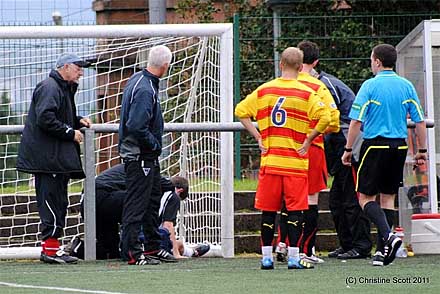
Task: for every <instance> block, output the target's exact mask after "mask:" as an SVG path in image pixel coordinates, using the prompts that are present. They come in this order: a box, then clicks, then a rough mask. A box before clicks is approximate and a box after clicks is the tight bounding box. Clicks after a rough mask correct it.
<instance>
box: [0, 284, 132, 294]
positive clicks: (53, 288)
mask: <svg viewBox="0 0 440 294" xmlns="http://www.w3.org/2000/svg"><path fill="white" fill-rule="evenodd" d="M0 286H7V287H14V288H28V289H45V290H57V291H65V292H79V293H95V294H127V293H122V292H108V291H99V290H84V289H75V288H63V287H50V286H33V285H23V284H15V283H6V282H0Z"/></svg>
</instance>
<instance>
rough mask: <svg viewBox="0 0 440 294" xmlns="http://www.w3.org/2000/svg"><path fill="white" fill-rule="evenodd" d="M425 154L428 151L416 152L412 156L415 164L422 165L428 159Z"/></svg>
mask: <svg viewBox="0 0 440 294" xmlns="http://www.w3.org/2000/svg"><path fill="white" fill-rule="evenodd" d="M427 154H428V153H426V152H424V153H420V152H417V153H416V155H415V156H414V161H415V164H416V165H417V166H421V165H424V164H425V163H426V160H427V159H428V156H427Z"/></svg>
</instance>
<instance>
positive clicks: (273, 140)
mask: <svg viewBox="0 0 440 294" xmlns="http://www.w3.org/2000/svg"><path fill="white" fill-rule="evenodd" d="M302 56H303V54H302V52H301V51H300V50H299V49H297V48H293V47H290V48H287V49H286V50H284V51H283V53H282V55H281V61H280V68H281V72H282V76H281V78H277V79H275V80H272V81H270V82H267V83H265V84H263V85H261V86H260V87H258V88H257V89H256V90H255V91H254V92H252V93H251V94H249V95H248V96H247V97H246V99H244V100H243V101H241V102H240V103H239V104H238V105H237V107H236V109H235V115H236V116H237V117H239V118H240V121H241V123H242V124H243V125H244V126H245V128H246V129H247V130H248V131H249V132H250V133H251V134H252V135H253V136H254V138H255V139H256V140H257V141H258V145H259V147H260V150H261V163H260V174H259V182H258V188H257V194H256V198H255V208H257V209H260V210H262V225H261V240H262V252H263V260H262V265H261V267H262V269H269V268H273V258H272V240H273V235H274V226H275V217H276V213H277V211H278V210H280V209H281V204H282V201H283V198H284V201H285V204H286V208H287V210H288V224H289V225H288V237H289V241H290V244H296V243H297V241H298V239H299V235H300V232H301V223H302V210H304V209H307V208H308V200H307V195H308V176H307V174H308V155H307V151H308V149H309V147H310V145H311V143H312V141H313V139H315V138H316V137H317V136H318V135H319V134H321V133H323V132H324V131H325V130H326V128H327V126H328V124H329V122H330V111H329V109H328V108H327V107H326V106H325V104H324V103H323V102H322V101H321V99H320V98H319V96H318V95H317V94H316V93H315V92H314V91H313V90H311V89H310V88H309V87H307V86H305V85H304V84H302V83H300V82H299V81H298V80H297V77H298V72H299V70H300V68H301V65H302ZM251 119H256V120H257V123H258V128H259V131H258V130H257V129H256V128H255V127H254V125H253V124H252V121H251ZM312 121H316V124H315V127H314V129H313V130H312V131H310V130H309V126H310V124H311V122H312ZM288 255H289V262H288V268H310V267H311V265H310V264H308V263H304V262H303V261H302V260H300V259H299V248H298V247H289V253H288Z"/></svg>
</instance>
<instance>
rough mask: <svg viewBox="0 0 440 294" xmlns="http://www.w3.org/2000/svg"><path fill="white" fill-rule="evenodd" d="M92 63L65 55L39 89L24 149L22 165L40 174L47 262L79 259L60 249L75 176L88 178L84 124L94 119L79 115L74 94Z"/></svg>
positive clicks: (39, 195)
mask: <svg viewBox="0 0 440 294" xmlns="http://www.w3.org/2000/svg"><path fill="white" fill-rule="evenodd" d="M88 65H89V64H88V63H87V62H85V61H83V60H82V59H80V58H79V57H78V56H77V55H75V54H69V53H65V54H62V55H61V56H60V57H59V58H58V60H57V62H56V69H54V70H52V71H51V72H50V74H49V77H48V78H47V79H45V80H44V81H42V82H40V83H39V84H38V85H37V86H36V87H35V90H34V93H33V96H32V102H31V105H30V108H29V113H28V117H27V119H26V123H25V126H24V130H23V135H22V137H21V143H20V146H19V150H18V159H17V169H18V170H19V171H22V172H26V173H31V174H34V175H35V190H36V196H37V206H38V212H39V215H40V219H41V228H42V232H41V238H42V242H41V245H42V248H43V250H42V252H41V256H40V260H41V261H43V262H46V263H61V264H64V263H75V262H76V261H77V259H76V258H73V257H71V256H68V255H67V254H65V253H64V251H62V250H60V248H59V247H60V244H59V241H58V238H59V237H60V236H61V234H62V231H63V229H64V226H65V217H66V214H67V204H68V200H67V184H68V182H69V179H72V178H73V179H81V178H84V177H85V175H84V172H83V169H82V166H81V159H80V146H79V144H80V143H81V142H82V140H83V135H82V134H81V132H80V131H79V129H80V128H81V127H90V125H91V121H90V119H88V118H83V117H80V116H77V115H76V106H75V101H74V96H75V93H76V91H77V88H78V81H79V79H80V77H81V76H82V75H83V69H82V68H83V67H86V66H88Z"/></svg>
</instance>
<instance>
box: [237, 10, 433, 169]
mask: <svg viewBox="0 0 440 294" xmlns="http://www.w3.org/2000/svg"><path fill="white" fill-rule="evenodd" d="M439 17H440V14H439V13H431V14H430V13H424V14H405V15H350V16H322V15H320V16H280V17H279V20H278V28H279V30H277V29H275V31H276V32H277V31H278V34H279V37H278V38H277V39H275V40H274V23H275V24H277V21H275V22H274V18H273V17H261V16H260V17H249V16H246V17H243V16H240V15H235V17H234V30H235V40H234V42H235V43H234V45H235V46H234V60H235V64H234V67H235V68H234V71H235V74H234V76H235V80H234V83H235V85H234V87H235V91H234V96H235V99H234V100H235V104H237V103H238V102H239V101H240V100H241V99H243V98H244V97H246V95H247V94H249V93H250V92H251V91H253V90H254V89H255V88H257V87H258V86H259V85H260V84H261V83H263V82H266V81H268V80H271V79H273V78H274V77H275V66H276V65H277V64H278V62H276V61H275V58H274V56H275V55H276V53H277V52H278V53H280V52H281V51H282V50H283V49H285V48H286V47H288V46H296V45H297V44H298V43H299V42H300V41H302V40H309V41H313V42H315V43H317V44H318V46H319V47H320V51H321V56H320V63H319V65H318V70H323V71H325V72H328V73H330V74H333V75H335V76H336V77H338V78H339V79H341V80H342V81H344V82H345V83H346V84H347V85H348V86H350V87H351V88H352V89H353V91H355V92H357V90H358V89H359V87H360V85H361V84H362V82H363V81H364V80H366V79H368V78H370V77H371V76H372V74H371V71H370V68H369V66H370V53H371V49H372V48H373V47H374V46H375V45H377V44H378V43H389V44H392V45H397V43H399V42H400V41H401V40H402V39H403V38H404V37H405V36H406V35H407V34H408V33H409V32H410V31H411V30H412V29H413V28H414V27H416V26H417V24H419V23H420V22H421V21H422V20H425V19H433V18H439ZM274 44H277V45H276V46H275V45H274ZM240 143H241V144H243V143H255V142H254V141H253V140H252V139H250V137H246V136H245V135H243V134H242V135H241V138H240V136H239V134H236V136H235V152H236V153H235V156H236V157H235V176H236V178H239V177H241V176H242V175H241V173H242V171H243V170H249V168H250V167H249V166H242V163H244V161H242V160H241V156H240V155H241V151H240ZM255 157H256V158H257V157H258V152H257V153H256V154H255ZM246 158H249V155H248V154H246ZM256 160H257V159H256ZM246 162H247V161H246Z"/></svg>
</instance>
